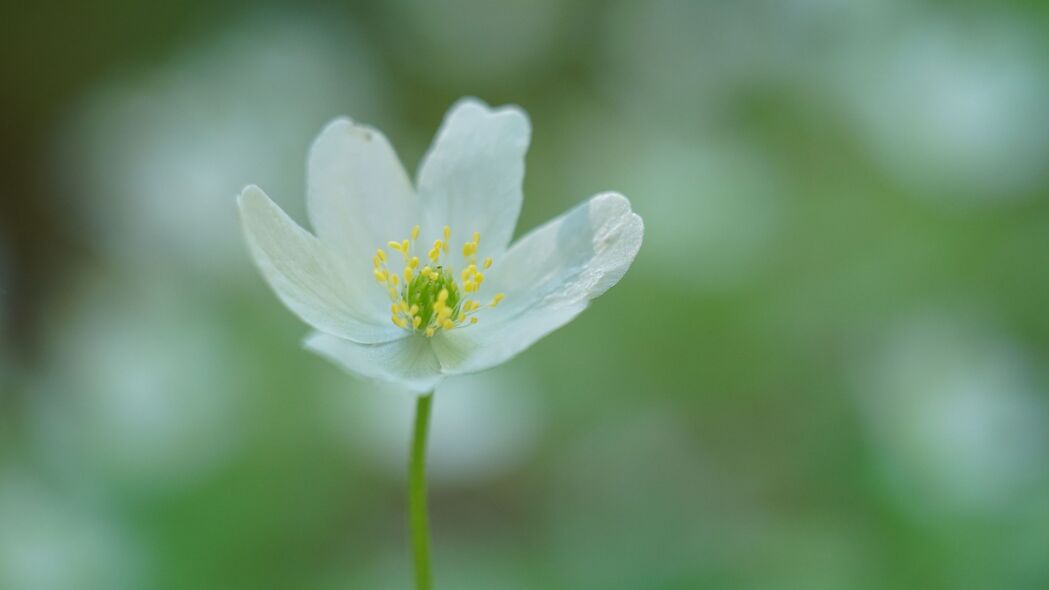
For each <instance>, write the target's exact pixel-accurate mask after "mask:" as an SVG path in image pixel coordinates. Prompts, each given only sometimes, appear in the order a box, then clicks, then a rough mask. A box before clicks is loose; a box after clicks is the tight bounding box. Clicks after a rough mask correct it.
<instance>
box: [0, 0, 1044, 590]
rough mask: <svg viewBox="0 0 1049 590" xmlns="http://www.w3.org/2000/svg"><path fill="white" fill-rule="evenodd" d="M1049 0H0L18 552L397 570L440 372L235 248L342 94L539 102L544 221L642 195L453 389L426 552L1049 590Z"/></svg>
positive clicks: (405, 158)
mask: <svg viewBox="0 0 1049 590" xmlns="http://www.w3.org/2000/svg"><path fill="white" fill-rule="evenodd" d="M1047 56H1049V5H1045V4H1044V3H1041V2H997V3H975V2H959V3H944V2H933V1H925V2H897V1H888V2H876V1H868V0H861V1H858V2H846V1H843V0H799V1H796V2H775V1H771V0H768V1H746V2H690V1H685V0H678V1H654V2H629V1H626V0H623V1H619V2H597V1H579V2H558V1H555V0H530V1H523V0H522V1H514V2H506V3H489V2H484V1H481V0H430V1H426V0H393V1H391V2H364V1H358V2H350V3H345V4H340V3H316V4H299V5H292V4H286V5H281V4H277V3H262V4H259V3H247V2H235V1H224V2H199V1H193V2H183V3H139V2H114V1H112V0H101V1H98V2H89V3H79V4H74V3H60V4H25V5H21V6H15V5H13V4H10V3H9V4H8V5H6V6H4V8H3V9H2V12H0V71H3V72H4V77H3V82H2V84H0V107H2V112H3V114H2V115H0V120H2V121H3V129H2V133H0V175H2V176H0V178H2V179H3V182H2V186H3V190H2V191H0V589H4V590H7V589H10V590H80V589H85V590H88V589H102V588H104V589H114V590H120V589H164V590H167V589H171V590H174V589H195V590H196V589H211V588H214V589H225V590H228V589H231V588H248V589H265V588H273V589H285V588H303V589H317V590H327V589H336V588H340V589H341V588H362V589H374V588H407V587H409V582H410V576H409V573H410V572H409V570H408V567H409V556H408V551H407V543H406V530H405V522H404V520H405V519H404V516H405V515H404V479H405V477H404V471H405V465H406V458H407V445H408V438H409V426H410V419H411V407H412V403H413V399H412V398H411V397H410V396H408V395H407V394H405V393H403V392H399V391H396V390H392V389H391V388H389V387H387V386H383V385H379V384H374V383H368V382H363V381H358V380H355V379H354V378H351V377H349V376H347V375H344V374H343V373H341V372H340V371H339V370H338V369H336V368H335V367H332V366H330V365H329V364H327V363H326V362H324V361H322V360H321V359H319V358H316V357H313V356H311V355H310V354H309V353H307V352H305V351H303V350H302V349H301V346H300V340H301V338H302V336H303V335H305V333H306V331H307V330H306V327H305V326H304V325H303V324H301V323H300V322H299V321H298V320H296V319H295V318H294V316H293V315H292V314H290V313H288V312H287V311H286V310H284V309H283V308H282V307H281V305H280V303H279V302H278V301H277V299H276V297H274V296H273V295H272V293H270V292H269V290H268V289H267V287H266V286H265V285H264V284H263V282H262V280H261V279H260V278H259V276H258V275H257V273H256V272H255V270H254V268H253V267H252V264H251V262H250V260H249V257H248V256H247V254H246V252H245V248H244V246H243V244H242V239H241V234H240V228H239V224H238V222H237V217H236V210H235V207H234V196H235V195H236V194H237V193H238V192H239V191H240V189H241V188H242V187H243V186H244V185H246V184H249V183H254V184H259V185H260V186H263V187H265V189H266V191H267V192H268V193H269V194H270V195H271V196H272V197H273V198H274V199H275V200H276V201H278V202H279V203H280V205H281V206H282V207H284V208H285V210H287V211H288V212H289V213H290V214H291V215H293V216H294V217H296V218H297V219H298V220H300V221H304V217H305V216H304V214H303V213H304V210H303V193H304V175H305V174H304V173H305V155H306V150H307V148H308V146H309V144H310V142H311V141H312V139H313V137H314V136H315V135H316V133H317V132H319V130H320V129H321V127H322V126H323V125H324V124H325V123H326V122H327V121H329V120H330V119H332V118H334V117H336V116H339V115H349V116H351V117H353V118H354V119H356V120H358V121H362V122H366V123H368V124H371V125H373V126H375V127H378V128H379V129H382V130H383V131H384V132H385V133H386V135H387V136H388V137H389V138H390V140H391V142H392V143H393V145H394V146H395V147H396V148H397V150H398V153H399V155H400V157H401V159H402V162H403V163H404V165H405V167H406V168H407V169H408V170H409V172H410V173H412V175H413V176H414V170H415V167H416V165H417V163H418V161H419V159H420V157H421V156H422V154H423V153H424V151H425V149H426V147H427V146H428V144H429V141H430V139H431V137H432V135H433V133H434V132H435V131H436V129H437V127H438V125H439V124H440V121H441V117H442V115H443V113H444V111H445V110H446V109H447V108H448V107H449V106H450V105H451V104H452V103H453V102H454V101H455V100H456V99H458V98H459V97H461V96H467V95H469V96H477V97H479V98H481V99H483V100H485V101H487V102H489V103H491V104H495V105H498V104H505V103H515V104H518V105H520V106H521V107H523V108H524V109H525V110H526V111H527V112H528V113H529V115H530V116H531V119H532V125H533V129H534V133H533V143H532V148H531V150H530V152H529V155H528V160H527V167H528V172H527V175H526V179H525V203H524V209H523V212H522V218H521V221H520V223H519V225H518V235H521V234H522V233H524V232H525V231H527V230H528V229H530V228H532V227H535V226H536V225H537V224H539V223H541V222H542V221H544V220H546V219H549V218H551V217H553V216H555V215H558V214H559V213H561V212H562V211H564V210H566V209H568V208H569V207H571V206H572V205H573V204H575V203H578V202H580V201H581V200H583V199H585V198H587V197H588V196H590V195H592V194H594V193H597V192H600V191H603V190H608V189H614V190H618V191H620V192H622V193H624V194H625V195H627V196H628V197H629V198H630V199H631V201H632V203H633V206H634V209H635V210H636V211H637V212H638V213H639V214H640V215H642V217H644V219H645V224H646V237H645V243H644V245H643V247H642V249H641V253H640V254H639V256H638V259H637V261H636V262H635V264H634V266H633V268H632V269H631V271H630V272H629V273H628V274H627V276H626V278H625V279H624V280H623V282H622V283H621V284H620V285H619V286H617V287H616V288H615V289H613V290H611V291H610V292H609V293H608V294H606V295H605V296H603V297H602V298H601V299H599V300H597V301H596V302H595V303H594V305H593V306H592V307H591V308H590V309H589V310H588V311H587V312H586V313H584V314H583V315H582V316H580V318H579V319H577V320H576V321H574V322H572V323H571V324H570V325H568V326H566V327H565V328H563V329H561V330H560V331H558V332H556V333H555V334H554V335H552V336H551V337H549V338H547V339H545V340H543V341H541V342H540V343H539V344H538V345H536V346H535V347H533V348H532V349H530V350H529V351H527V352H526V353H524V354H523V355H521V356H520V357H519V358H517V359H515V360H514V361H512V362H511V363H509V364H507V365H505V366H503V367H500V368H498V369H495V370H492V371H489V372H486V373H482V374H479V375H476V376H470V377H463V378H459V379H453V380H449V381H448V382H446V385H445V386H444V387H443V388H442V389H441V390H439V391H438V393H437V397H436V399H435V423H434V433H433V434H434V438H433V441H432V452H431V462H432V478H433V481H432V483H431V491H432V500H431V503H432V509H433V519H434V535H435V540H434V541H435V555H434V558H435V564H436V572H435V573H436V579H437V585H438V587H440V588H449V589H452V588H454V589H456V590H470V589H474V588H476V589H486V590H487V589H493V588H495V589H499V590H515V589H526V588H527V589H533V588H543V589H571V590H588V589H602V590H619V589H622V590H628V589H643V590H649V589H652V590H691V589H695V588H724V589H743V588H761V589H783V590H786V589H806V590H808V589H816V590H818V589H824V588H825V589H828V590H829V589H838V588H858V589H882V588H923V589H938V588H942V589H951V590H955V589H962V590H965V589H973V590H976V589H985V588H1010V589H1040V588H1047V587H1049V559H1046V555H1047V548H1049V471H1047V470H1046V466H1047V465H1049V421H1047V420H1049V362H1047V360H1049V314H1047V313H1046V312H1045V305H1046V302H1047V300H1049V297H1047V294H1049V257H1047V252H1049V166H1047V163H1049V59H1047Z"/></svg>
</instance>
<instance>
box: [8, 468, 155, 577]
mask: <svg viewBox="0 0 1049 590" xmlns="http://www.w3.org/2000/svg"><path fill="white" fill-rule="evenodd" d="M138 559H139V556H138V555H137V551H136V548H135V547H134V545H133V544H132V543H131V542H130V539H128V538H127V535H126V533H125V532H124V531H123V530H122V529H121V528H120V527H119V526H118V519H116V518H114V515H112V514H98V513H96V511H95V510H93V509H91V508H89V507H88V506H86V505H83V503H81V502H78V501H76V500H74V499H72V498H67V497H63V496H61V495H59V494H57V493H55V492H54V491H52V490H50V489H48V488H47V487H46V486H45V485H43V484H42V483H41V482H39V481H36V480H34V479H33V478H30V477H28V476H27V475H26V474H24V473H20V472H18V471H17V470H15V469H13V468H11V469H0V588H5V589H9V590H75V589H79V588H108V589H112V590H121V589H125V588H126V589H129V590H130V589H133V588H138V587H141V586H139V585H138V584H136V583H135V581H136V579H137V576H138V573H137V572H138V570H139V569H140V564H139V562H138Z"/></svg>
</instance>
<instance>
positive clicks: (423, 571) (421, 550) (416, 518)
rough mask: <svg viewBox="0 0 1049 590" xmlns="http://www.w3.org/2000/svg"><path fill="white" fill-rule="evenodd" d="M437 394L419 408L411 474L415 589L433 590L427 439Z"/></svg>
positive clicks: (421, 400) (427, 397) (422, 398)
mask: <svg viewBox="0 0 1049 590" xmlns="http://www.w3.org/2000/svg"><path fill="white" fill-rule="evenodd" d="M432 406H433V392H432V391H431V392H430V393H427V394H426V395H420V396H419V399H418V401H417V402H416V406H415V432H414V434H413V436H412V457H411V464H410V466H409V470H408V520H409V523H410V525H411V534H412V553H413V554H414V555H415V587H416V589H417V590H431V588H433V579H432V576H431V575H430V517H429V515H428V513H427V509H426V437H427V432H428V431H429V429H430V408H431V407H432Z"/></svg>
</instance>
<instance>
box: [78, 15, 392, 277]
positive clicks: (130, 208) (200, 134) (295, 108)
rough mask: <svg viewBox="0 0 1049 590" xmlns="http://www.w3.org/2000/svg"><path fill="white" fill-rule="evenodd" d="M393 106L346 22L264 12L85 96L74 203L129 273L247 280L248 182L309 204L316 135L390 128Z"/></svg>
mask: <svg viewBox="0 0 1049 590" xmlns="http://www.w3.org/2000/svg"><path fill="white" fill-rule="evenodd" d="M383 96H384V92H383V79H382V78H381V76H380V75H379V73H378V72H377V70H376V67H375V65H374V63H373V58H372V53H371V51H370V50H369V47H368V46H367V45H365V44H363V43H361V41H360V34H359V32H358V31H356V30H355V29H354V28H352V27H350V26H348V25H347V23H345V22H344V21H332V20H327V21H325V20H321V18H320V17H317V18H309V17H300V16H290V15H282V14H270V13H264V14H263V15H261V16H257V17H255V18H252V19H248V20H246V21H244V22H242V23H240V25H238V27H236V28H233V29H227V30H224V31H223V32H222V33H221V34H220V35H219V36H218V37H215V38H211V39H205V40H202V41H200V42H198V43H195V44H194V45H192V46H189V47H187V48H186V49H185V50H183V51H182V52H180V53H177V54H175V55H174V57H172V58H171V60H170V61H169V62H168V63H165V64H163V65H162V66H161V67H158V68H156V69H151V70H149V72H148V73H146V74H141V75H136V74H125V75H124V76H121V77H115V78H114V79H113V80H111V81H110V82H109V83H107V84H104V85H102V86H100V87H99V88H97V89H96V90H94V91H93V92H92V93H90V94H89V95H88V96H86V97H85V99H84V101H83V103H82V105H81V106H80V108H79V109H77V110H76V111H75V113H74V115H73V116H72V118H71V119H70V121H69V125H68V129H67V130H66V132H65V133H64V135H63V138H64V145H63V146H62V151H63V157H64V165H65V168H66V170H67V171H66V174H65V176H66V182H67V183H68V184H69V187H68V188H69V191H70V192H71V193H72V194H74V195H76V196H77V198H78V200H77V201H75V202H73V203H71V205H72V206H73V207H74V210H75V211H76V214H77V215H79V216H81V217H82V218H83V219H84V221H86V222H87V223H86V225H87V229H88V231H89V232H90V238H91V239H93V240H95V241H96V242H97V243H98V244H99V245H100V246H101V247H102V248H104V250H105V252H106V253H107V254H108V255H110V256H112V257H113V258H115V259H117V260H119V261H122V262H124V263H131V264H133V265H135V266H152V265H155V264H157V263H158V262H160V261H163V262H164V263H165V264H167V265H169V266H172V265H174V266H177V267H178V268H179V270H180V272H186V271H189V272H218V271H221V272H224V273H225V272H229V271H230V270H231V269H234V268H236V269H240V268H243V265H242V264H240V262H241V261H242V260H243V245H242V244H241V242H240V240H239V238H238V236H236V235H234V233H233V232H230V231H229V228H231V227H236V225H237V218H236V208H235V207H234V206H233V205H232V204H231V198H232V197H233V196H235V195H236V194H237V193H238V192H239V191H240V189H241V188H243V187H244V185H246V184H248V183H249V182H258V183H265V185H266V186H268V187H271V190H272V191H273V194H275V195H281V196H287V195H297V194H300V193H301V190H302V187H303V185H304V176H303V172H302V162H303V156H302V155H303V154H304V153H305V151H306V147H307V145H308V144H309V141H310V140H311V139H312V137H313V135H314V133H315V132H316V129H317V128H318V127H319V126H320V125H321V124H322V123H323V122H324V121H327V120H328V119H330V118H331V117H332V116H333V115H334V114H336V113H341V112H345V111H347V110H353V112H356V113H362V114H364V115H367V116H369V118H372V119H378V118H381V117H380V111H381V109H382V106H381V105H382V104H383V102H384V101H383ZM287 204H288V205H290V206H291V209H292V210H293V211H296V210H299V209H298V207H299V204H300V201H299V200H298V199H294V200H291V201H290V202H289V203H287Z"/></svg>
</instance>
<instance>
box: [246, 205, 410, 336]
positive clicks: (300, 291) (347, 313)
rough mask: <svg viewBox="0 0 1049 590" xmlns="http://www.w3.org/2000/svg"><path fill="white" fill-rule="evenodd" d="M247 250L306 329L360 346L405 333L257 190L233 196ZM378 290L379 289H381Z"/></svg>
mask: <svg viewBox="0 0 1049 590" xmlns="http://www.w3.org/2000/svg"><path fill="white" fill-rule="evenodd" d="M237 205H238V206H239V208H240V219H241V225H242V226H243V228H244V236H245V238H246V239H247V242H248V247H249V248H250V250H251V253H252V256H253V257H254V259H255V264H256V265H258V267H259V270H260V271H261V272H262V276H263V277H264V278H265V279H266V282H268V283H269V285H270V287H272V288H273V290H274V291H275V292H276V293H277V297H279V298H280V300H281V301H282V302H284V305H286V306H288V309H290V310H291V311H293V312H295V314H296V315H298V316H299V317H300V318H302V320H303V321H305V322H306V323H308V324H309V325H311V326H313V327H314V328H317V329H318V330H322V331H324V332H328V333H329V334H336V335H338V336H341V337H343V338H349V339H351V340H356V341H358V342H386V341H389V340H393V339H396V338H401V337H403V336H404V335H405V332H404V331H403V330H400V329H399V328H397V327H396V326H394V325H393V324H392V323H389V322H388V321H383V320H384V319H385V320H388V318H384V317H382V316H376V315H375V314H373V313H371V310H370V309H369V308H368V307H366V306H364V305H363V302H362V300H361V297H360V295H359V292H360V291H361V289H362V287H365V286H367V287H375V285H371V284H369V285H361V284H355V283H354V282H352V281H351V280H350V279H349V278H348V277H346V275H345V273H344V269H343V268H342V267H341V266H340V265H339V264H337V263H336V262H335V261H334V260H333V257H332V254H331V252H330V251H329V250H328V248H327V246H326V245H325V244H322V243H321V241H320V240H318V239H317V238H315V237H314V236H313V235H312V234H310V233H309V232H307V231H306V230H304V229H302V228H301V227H299V225H298V224H296V223H295V222H294V221H293V220H292V219H291V218H290V217H288V215H287V214H286V213H285V212H284V211H282V210H281V208H280V207H278V206H277V204H276V203H274V202H273V201H271V200H270V198H269V197H268V196H266V193H264V192H262V189H260V188H258V187H257V186H249V187H247V188H245V189H244V191H243V192H242V193H241V194H240V196H239V197H238V198H237ZM380 290H381V289H380Z"/></svg>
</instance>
